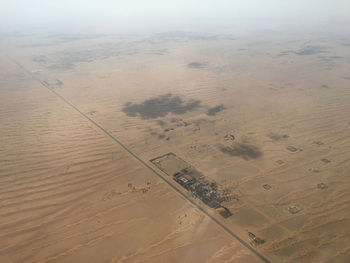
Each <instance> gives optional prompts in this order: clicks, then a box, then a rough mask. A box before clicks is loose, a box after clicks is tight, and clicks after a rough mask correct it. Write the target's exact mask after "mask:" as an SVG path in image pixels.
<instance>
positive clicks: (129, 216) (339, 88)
mask: <svg viewBox="0 0 350 263" xmlns="http://www.w3.org/2000/svg"><path fill="white" fill-rule="evenodd" d="M158 38H159V36H158ZM291 40H293V41H291ZM18 41H22V42H30V41H32V40H30V39H29V40H28V39H26V38H25V39H19V40H18ZM158 41H159V42H157V41H154V39H153V40H152V41H151V40H149V39H146V40H145V39H143V41H141V40H140V39H137V41H136V40H135V39H127V40H125V39H124V40H117V39H114V38H113V37H106V38H102V39H95V40H81V41H76V42H73V43H63V44H58V45H52V46H44V47H42V46H39V47H32V46H30V47H17V48H12V49H8V54H9V56H10V57H11V58H13V59H14V60H15V61H17V62H18V63H20V64H21V65H23V66H24V67H25V68H26V69H27V70H29V71H33V72H32V74H34V76H36V77H37V78H39V79H40V80H41V81H43V82H44V84H45V85H46V86H47V87H48V88H49V89H53V90H54V91H55V92H57V93H58V94H60V95H62V96H63V97H64V98H66V99H67V100H68V101H70V102H71V103H73V104H74V105H75V106H76V107H77V108H78V109H79V110H81V111H82V112H83V113H84V114H86V115H87V116H88V117H89V118H91V119H93V120H94V121H96V122H97V123H98V124H99V125H101V126H102V127H104V128H105V129H106V130H107V131H108V132H110V133H111V134H112V135H113V136H115V137H116V138H118V139H120V141H121V142H122V143H124V144H125V145H126V146H127V147H128V148H130V149H131V150H132V151H133V152H134V153H135V154H137V155H138V156H139V157H140V158H141V159H142V160H143V161H145V162H148V163H149V160H150V159H152V158H155V157H157V156H160V155H162V154H165V153H167V152H174V153H175V154H176V155H177V156H179V157H181V158H182V159H184V160H185V161H186V162H188V163H190V164H191V165H193V166H194V167H196V169H198V170H199V171H201V172H202V173H203V174H205V175H206V176H208V177H210V178H211V179H213V180H215V181H216V182H217V183H219V184H220V185H222V186H225V187H227V188H228V189H231V191H232V192H234V193H235V194H236V195H237V196H238V197H239V198H238V200H234V201H231V202H228V203H226V204H225V206H227V207H228V208H229V209H230V211H231V212H232V213H233V215H232V216H231V217H229V218H226V219H225V218H223V217H221V216H220V214H219V213H218V212H217V211H215V210H212V209H210V208H208V207H206V206H205V205H204V204H202V203H201V202H200V201H198V200H196V202H198V203H199V204H200V205H201V206H202V207H203V208H204V209H206V211H207V212H208V213H209V214H211V215H213V216H214V217H215V218H217V220H219V221H220V222H223V223H224V224H225V225H226V226H227V227H228V228H229V229H230V230H231V231H233V232H234V233H236V234H237V235H238V236H239V237H240V238H241V239H242V240H244V242H246V243H248V244H249V245H250V246H251V247H252V248H253V249H256V250H257V251H258V252H259V253H261V254H262V255H264V256H266V257H267V258H268V259H269V260H271V262H348V261H349V260H350V224H349V222H350V212H349V211H350V210H349V208H350V191H349V187H348V186H349V183H350V181H349V176H348V175H349V172H350V161H349V160H350V159H349V156H350V136H349V132H350V124H349V121H350V117H349V116H350V106H349V101H350V91H349V88H348V87H349V85H350V80H349V79H350V75H349V72H350V71H349V69H350V64H349V61H350V57H349V46H348V45H344V41H345V40H339V39H327V40H324V39H322V40H320V39H318V38H311V39H293V36H292V37H289V38H286V39H285V38H283V36H281V38H276V36H273V37H272V36H271V38H266V39H265V40H264V41H259V42H257V41H256V40H255V39H254V38H246V39H237V40H234V39H230V38H229V37H228V36H222V37H221V38H219V39H216V40H210V41H209V40H206V39H197V40H191V41H189V40H188V39H180V40H176V41H175V40H169V39H167V40H166V41H165V40H164V39H163V38H160V40H159V39H158ZM306 41H309V42H308V43H309V44H308V45H305V44H304V43H305V42H306ZM101 43H105V44H104V45H102V44H101ZM2 57H3V58H4V59H2V60H1V61H2V62H1V75H0V84H1V99H0V100H1V104H0V115H1V116H0V117H1V123H0V125H1V129H0V136H1V149H0V161H1V168H0V169H1V170H0V172H1V182H0V183H1V191H0V196H1V197H0V198H1V199H0V200H1V201H0V206H1V210H0V213H1V215H0V228H1V234H0V235H1V238H0V244H1V249H0V251H1V252H0V255H1V257H2V258H3V259H4V261H5V262H6V261H9V262H11V261H13V262H24V261H25V262H50V261H57V262H77V261H84V262H97V261H99V262H104V261H106V262H137V261H147V262H164V261H169V262H180V261H181V262H255V261H257V262H259V258H258V257H256V256H255V255H254V254H253V253H252V252H251V251H250V250H248V249H247V248H245V247H244V246H242V245H241V244H240V242H238V241H237V240H236V239H234V238H233V237H232V236H230V235H228V234H227V233H226V232H225V231H224V230H223V229H222V228H221V227H219V226H218V225H217V224H215V223H214V222H213V221H212V220H210V219H209V218H208V217H207V216H206V215H205V214H203V213H202V212H200V211H199V210H198V209H196V208H195V207H193V206H192V205H191V204H190V203H189V202H188V201H186V200H185V199H184V198H183V197H181V196H180V195H179V194H178V193H176V192H175V191H173V190H172V189H171V188H169V187H168V186H167V185H166V184H165V183H164V182H163V181H162V180H160V179H159V178H158V177H157V176H156V175H155V174H154V173H152V172H151V171H150V170H149V169H147V168H145V167H144V166H143V165H142V164H140V162H138V161H137V160H136V159H134V158H133V157H132V156H130V155H129V154H128V153H127V152H126V151H125V150H124V149H122V148H121V147H120V146H119V145H117V144H116V143H115V142H114V141H113V140H111V139H110V138H108V137H107V136H106V135H105V134H104V133H103V132H101V130H100V129H98V128H97V127H96V126H94V125H93V123H91V122H89V121H88V120H87V119H85V118H84V117H82V116H81V115H80V114H79V113H77V112H76V111H75V110H74V109H72V108H71V107H70V106H69V105H67V104H66V103H64V102H63V101H62V100H60V99H59V98H58V97H57V96H55V95H54V94H53V93H52V92H50V91H49V90H48V89H47V87H45V86H43V85H41V84H40V83H39V82H37V81H36V80H34V79H32V78H30V76H28V74H26V73H25V72H24V71H23V70H22V69H21V68H20V67H18V65H16V64H14V63H13V62H11V60H9V59H8V58H7V57H5V55H2ZM37 70H40V72H39V71H37ZM163 102H164V103H165V104H166V105H162V103H163ZM194 102H195V104H193V103H194ZM191 103H192V104H191ZM221 105H222V106H221ZM154 109H155V110H154ZM227 135H233V136H234V138H231V137H227ZM225 136H226V137H225ZM227 138H229V139H227ZM230 138H231V139H230ZM325 160H328V161H325ZM149 165H152V164H151V163H149ZM153 168H154V169H156V167H153ZM159 172H161V171H159ZM321 183H322V184H325V185H326V186H327V187H326V188H324V189H322V188H320V187H318V185H319V184H321ZM174 184H175V182H174ZM264 185H268V186H269V187H267V188H264V187H263V186H264ZM176 187H177V186H176ZM185 194H186V193H185ZM293 207H295V208H294V209H296V210H297V212H296V213H292V212H291V211H294V210H293ZM288 208H289V210H288ZM291 208H292V209H291ZM248 231H249V232H253V233H254V234H256V235H257V236H258V237H260V238H262V239H264V240H265V243H264V244H261V245H256V244H254V242H252V240H250V239H249V236H248V234H247V233H248Z"/></svg>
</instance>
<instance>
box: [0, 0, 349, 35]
mask: <svg viewBox="0 0 350 263" xmlns="http://www.w3.org/2000/svg"><path fill="white" fill-rule="evenodd" d="M349 18H350V0H173V1H170V0H0V23H1V28H2V29H6V28H7V27H8V28H10V27H15V26H21V25H25V26H45V25H50V24H51V25H53V24H56V25H58V24H62V25H63V24H71V25H72V26H74V25H78V24H79V25H83V24H86V25H93V24H100V25H103V24H105V25H108V24H109V25H111V24H114V25H118V26H120V27H125V28H127V27H128V26H130V27H134V26H138V25H139V26H145V25H156V24H166V23H169V24H171V23H173V24H180V23H197V22H198V21H207V22H211V23H215V21H219V20H230V21H234V20H235V19H245V20H247V21H253V20H262V21H275V20H281V21H287V22H293V21H295V22H300V21H304V20H305V21H313V22H315V21H326V20H337V21H342V20H348V19H349Z"/></svg>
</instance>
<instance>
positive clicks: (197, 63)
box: [187, 62, 205, 69]
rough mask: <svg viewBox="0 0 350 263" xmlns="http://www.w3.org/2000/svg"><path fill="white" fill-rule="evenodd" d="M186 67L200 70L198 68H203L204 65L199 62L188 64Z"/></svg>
mask: <svg viewBox="0 0 350 263" xmlns="http://www.w3.org/2000/svg"><path fill="white" fill-rule="evenodd" d="M187 67H189V68H197V69H200V68H204V67H205V64H204V63H200V62H191V63H188V65H187Z"/></svg>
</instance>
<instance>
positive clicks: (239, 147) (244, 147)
mask: <svg viewBox="0 0 350 263" xmlns="http://www.w3.org/2000/svg"><path fill="white" fill-rule="evenodd" d="M220 151H221V152H223V153H225V154H227V155H230V156H238V157H242V158H243V159H245V160H249V159H257V158H259V157H261V156H262V152H261V151H260V149H259V148H258V147H256V146H255V145H250V144H247V143H236V144H235V145H234V146H231V147H229V146H221V147H220Z"/></svg>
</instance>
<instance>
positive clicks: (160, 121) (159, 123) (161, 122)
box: [125, 104, 166, 127]
mask: <svg viewBox="0 0 350 263" xmlns="http://www.w3.org/2000/svg"><path fill="white" fill-rule="evenodd" d="M125 105H126V104H125ZM129 105H130V104H129ZM129 105H126V106H129ZM157 124H158V125H159V126H162V127H163V126H165V125H166V122H165V121H162V120H157Z"/></svg>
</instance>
